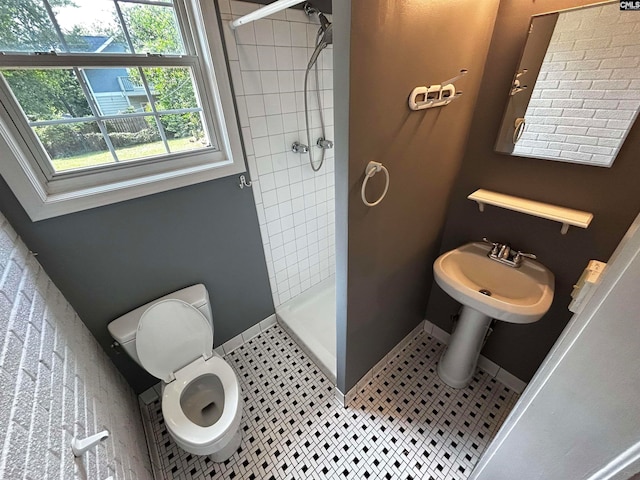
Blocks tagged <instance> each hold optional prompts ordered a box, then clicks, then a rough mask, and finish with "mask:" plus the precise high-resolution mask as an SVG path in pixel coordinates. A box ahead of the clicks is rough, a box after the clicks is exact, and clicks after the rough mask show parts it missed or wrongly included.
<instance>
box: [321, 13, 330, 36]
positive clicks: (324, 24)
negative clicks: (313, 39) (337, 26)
mask: <svg viewBox="0 0 640 480" xmlns="http://www.w3.org/2000/svg"><path fill="white" fill-rule="evenodd" d="M318 18H319V19H320V28H322V31H323V32H326V31H327V29H328V28H329V27H330V26H331V22H330V21H329V20H327V17H325V16H324V13H322V12H318Z"/></svg>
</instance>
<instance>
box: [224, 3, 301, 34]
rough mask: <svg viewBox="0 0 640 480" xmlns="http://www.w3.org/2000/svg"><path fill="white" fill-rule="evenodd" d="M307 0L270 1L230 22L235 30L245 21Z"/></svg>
mask: <svg viewBox="0 0 640 480" xmlns="http://www.w3.org/2000/svg"><path fill="white" fill-rule="evenodd" d="M304 1H305V0H277V1H276V2H273V3H270V4H269V5H265V6H264V7H262V8H259V9H258V10H256V11H255V12H251V13H248V14H247V15H245V16H243V17H240V18H237V19H235V20H232V21H230V22H229V25H230V26H231V29H232V30H235V29H236V28H238V27H239V26H240V25H244V24H245V23H250V22H255V21H256V20H260V19H261V18H264V17H268V16H269V15H273V14H274V13H277V12H279V11H281V10H284V9H285V8H289V7H293V6H294V5H297V4H299V3H302V2H304Z"/></svg>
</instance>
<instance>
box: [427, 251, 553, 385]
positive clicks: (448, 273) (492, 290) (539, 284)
mask: <svg viewBox="0 0 640 480" xmlns="http://www.w3.org/2000/svg"><path fill="white" fill-rule="evenodd" d="M490 251H491V245H488V244H484V243H469V244H467V245H463V246H462V247H459V248H456V249H455V250H451V251H450V252H446V253H444V254H442V255H441V256H440V257H438V258H437V259H436V261H435V263H434V264H433V272H434V275H435V279H436V283H437V284H438V285H439V286H440V287H441V288H442V289H443V290H444V291H445V292H446V293H448V294H449V295H450V296H451V297H452V298H454V299H455V300H457V301H458V302H460V303H462V305H463V308H462V313H461V315H460V318H459V320H458V323H457V326H456V329H455V331H454V332H453V334H452V335H451V339H450V342H449V345H448V346H447V350H446V351H445V353H444V354H443V355H442V358H441V359H440V361H439V363H438V375H439V376H440V378H441V379H442V381H444V382H445V383H446V384H447V385H450V386H452V387H454V388H464V387H466V386H467V385H469V383H470V382H471V378H472V377H473V374H474V373H475V369H476V365H477V363H478V357H479V356H480V350H481V349H482V346H483V343H484V339H485V336H486V334H487V331H488V329H489V326H490V324H491V320H492V319H496V320H501V321H503V322H511V323H532V322H536V321H538V320H540V318H541V317H542V316H543V315H544V314H545V313H546V312H547V310H549V307H550V306H551V302H552V300H553V288H554V278H553V273H551V272H550V271H549V270H548V269H547V268H546V267H545V266H544V265H542V264H541V263H538V262H536V261H534V260H529V259H525V260H523V261H522V263H521V264H520V266H519V267H518V268H514V267H511V266H508V265H504V264H502V263H499V262H497V261H495V260H492V259H490V258H489V257H488V254H489V252H490Z"/></svg>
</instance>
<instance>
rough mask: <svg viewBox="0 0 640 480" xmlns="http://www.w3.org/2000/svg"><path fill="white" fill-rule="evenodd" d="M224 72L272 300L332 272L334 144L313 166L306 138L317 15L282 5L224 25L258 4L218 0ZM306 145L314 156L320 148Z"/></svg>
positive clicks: (329, 78)
mask: <svg viewBox="0 0 640 480" xmlns="http://www.w3.org/2000/svg"><path fill="white" fill-rule="evenodd" d="M219 5H220V11H221V14H222V19H223V22H222V23H223V27H224V34H225V38H226V41H227V52H228V54H229V60H230V62H229V63H230V66H231V76H232V80H233V86H234V89H235V94H236V101H237V105H238V114H239V117H240V125H241V127H242V135H243V138H244V144H245V147H246V150H247V160H248V164H249V171H250V173H251V179H252V180H253V188H252V190H253V194H254V198H255V202H256V209H257V212H258V220H259V223H260V231H261V233H262V243H263V245H264V252H265V258H266V261H267V270H268V272H269V282H270V284H271V291H272V293H273V301H274V304H275V305H276V307H277V306H278V305H280V304H282V303H284V302H286V301H287V300H289V299H290V298H292V297H295V296H296V295H298V294H300V293H301V292H303V291H305V290H306V289H308V288H310V287H311V286H313V285H315V284H317V283H319V282H321V281H322V280H324V279H325V278H327V277H329V276H330V275H333V274H334V273H335V221H334V211H335V201H334V197H335V194H334V177H333V172H334V158H333V155H334V153H333V152H334V151H333V150H327V151H326V154H327V155H326V160H325V163H324V165H323V167H322V168H321V169H320V171H319V172H313V171H312V170H311V167H310V165H309V155H307V154H303V155H300V154H297V153H293V152H291V144H292V143H293V142H294V141H299V142H301V143H304V144H306V143H307V139H306V130H305V116H304V94H303V89H304V73H305V69H306V66H307V63H308V62H309V58H310V57H311V54H312V53H313V50H314V46H315V38H316V32H317V31H318V26H319V24H318V23H317V17H315V16H314V18H312V19H309V18H308V17H307V16H306V15H305V14H304V12H302V11H301V10H294V9H291V8H289V9H287V10H284V11H281V12H278V13H277V14H275V15H271V16H269V17H268V18H264V19H261V20H258V21H256V22H252V23H249V24H246V25H242V26H240V27H238V28H237V29H236V30H235V31H231V29H230V28H229V26H228V21H229V20H231V19H232V18H237V17H240V16H242V15H244V14H246V13H249V12H251V11H254V10H256V9H257V8H259V7H260V5H256V4H254V3H247V2H238V1H235V0H232V1H229V0H220V1H219ZM332 51H333V49H332V47H329V48H327V49H325V50H324V51H323V52H322V53H321V54H320V57H319V59H318V66H319V68H320V72H319V88H320V91H321V94H322V99H323V101H322V106H323V112H324V121H325V125H326V135H327V138H328V139H330V140H333V138H334V137H333V70H332V69H333V60H332V58H333V56H332ZM309 108H310V116H311V126H312V128H311V139H312V140H311V141H312V142H314V141H315V140H313V139H317V138H318V137H319V136H320V132H321V129H320V128H319V127H320V116H319V109H318V104H317V100H316V80H315V74H314V72H313V70H312V71H311V75H310V81H309ZM313 148H314V150H315V151H314V160H315V163H316V165H317V164H318V163H319V158H320V152H319V151H318V150H319V149H318V148H316V147H313Z"/></svg>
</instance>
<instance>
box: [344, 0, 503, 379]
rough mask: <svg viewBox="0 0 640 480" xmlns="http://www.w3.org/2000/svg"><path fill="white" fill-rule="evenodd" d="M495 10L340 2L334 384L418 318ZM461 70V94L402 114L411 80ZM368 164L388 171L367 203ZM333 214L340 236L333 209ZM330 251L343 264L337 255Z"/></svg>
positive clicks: (477, 5)
mask: <svg viewBox="0 0 640 480" xmlns="http://www.w3.org/2000/svg"><path fill="white" fill-rule="evenodd" d="M497 7H498V2H497V1H486V2H475V1H472V0H463V1H458V2H389V1H386V0H352V1H351V22H350V29H351V33H350V42H351V44H350V49H349V51H350V63H349V64H348V65H347V66H348V68H349V75H350V78H349V77H347V76H346V75H345V74H344V73H341V68H344V65H343V63H344V62H342V61H341V60H340V55H341V54H339V53H338V52H339V51H341V47H340V45H339V44H338V43H336V44H335V45H334V56H335V58H336V63H335V71H336V74H337V75H338V77H336V81H335V82H334V85H335V87H334V88H335V96H336V102H335V103H336V107H335V109H336V110H335V111H336V125H337V128H336V130H337V131H339V130H341V129H342V128H344V127H345V126H346V128H348V142H349V143H348V151H343V150H341V149H340V147H339V146H338V150H337V151H336V154H337V156H336V175H338V178H337V180H336V195H337V198H338V199H341V198H342V195H344V194H345V193H347V192H348V212H347V215H348V216H347V219H348V231H347V232H346V235H347V238H338V240H337V242H338V249H341V250H344V249H346V250H347V253H348V265H347V272H346V273H345V272H339V273H338V282H339V283H338V285H342V281H343V280H344V278H345V277H347V302H346V303H347V306H346V308H347V316H346V324H344V323H342V322H343V320H342V317H341V315H342V312H340V311H339V312H338V318H339V323H338V332H339V334H338V335H339V338H338V345H339V351H340V352H344V353H346V358H345V359H344V362H345V363H344V364H339V369H338V387H339V388H340V390H341V391H343V392H347V391H348V390H349V389H350V388H351V387H352V386H353V385H355V383H356V382H357V381H358V380H359V379H360V378H361V377H362V376H363V374H364V373H366V372H367V371H368V370H369V369H370V368H371V367H372V366H373V365H374V364H375V363H376V362H377V361H378V360H380V358H382V357H383V356H384V355H385V354H387V353H388V352H389V351H390V350H391V348H392V347H393V346H395V345H396V344H397V343H398V342H399V341H400V340H401V339H402V338H403V337H404V336H405V335H406V334H407V333H408V332H409V331H411V330H412V329H413V328H414V327H415V326H416V325H417V324H418V323H419V322H420V321H421V320H422V319H423V317H424V311H425V309H426V304H427V299H428V295H429V288H430V286H431V283H432V273H431V264H432V263H433V261H434V260H435V258H436V254H437V252H438V249H439V245H440V236H441V232H442V226H443V224H444V220H445V213H446V208H447V204H448V200H449V196H450V192H451V187H452V186H453V183H454V179H455V176H456V173H457V171H458V168H459V166H460V162H461V160H462V156H463V154H464V145H465V140H466V137H467V132H468V127H469V124H470V121H471V116H472V113H473V108H474V103H475V98H476V94H477V91H478V88H479V86H480V80H481V78H482V69H483V66H484V61H485V55H486V52H487V50H488V47H489V42H490V38H491V29H492V27H493V22H494V19H495V14H496V11H497ZM340 8H342V7H340ZM339 13H340V10H338V9H336V12H335V14H334V20H335V21H336V26H335V27H334V28H336V42H337V41H339V39H342V38H343V37H342V36H341V35H342V34H341V33H338V30H339V28H338V27H340V28H347V27H348V26H347V25H344V24H341V23H339V22H340V20H339ZM461 32H464V34H462V35H461ZM432 46H438V47H442V48H432ZM344 53H345V52H342V54H344ZM462 68H467V69H469V71H470V74H469V75H468V76H467V77H466V78H464V79H463V80H461V81H460V82H459V88H460V89H461V90H464V92H465V95H464V96H463V97H462V98H461V99H460V100H458V101H456V102H455V103H453V104H451V105H449V106H447V107H444V108H440V109H431V110H424V111H421V112H411V111H410V110H409V108H408V105H407V99H408V96H409V93H410V92H411V90H412V89H413V88H414V87H416V86H419V85H428V84H434V83H439V82H441V81H443V80H445V79H447V78H450V77H452V76H453V75H455V74H456V73H457V72H458V71H459V70H460V69H462ZM346 82H348V83H346ZM343 89H349V97H348V100H349V102H348V107H347V106H346V105H345V104H344V103H346V102H341V101H340V99H343V100H344V99H346V98H347V97H346V95H345V93H344V90H343ZM347 109H348V110H347ZM345 118H348V123H346V122H345V121H344V119H345ZM345 124H346V125H345ZM341 135H345V134H341ZM370 160H375V161H379V162H382V163H384V164H385V165H386V166H387V168H388V169H389V172H390V174H391V184H390V188H389V193H388V195H387V197H386V198H385V200H384V201H383V202H382V203H381V204H380V205H379V206H377V207H374V208H368V207H366V206H365V205H364V204H363V203H362V201H361V199H360V186H361V183H362V179H363V172H364V168H365V166H366V164H367V163H368V162H369V161H370ZM341 175H345V177H342V178H340V176H341ZM345 178H346V180H345ZM345 181H346V182H347V184H345V183H344V182H345ZM383 182H384V180H383V176H382V175H380V176H376V177H375V178H374V179H373V180H372V181H371V182H370V187H369V188H368V192H367V195H368V196H369V198H371V199H373V198H376V197H375V196H376V195H377V194H379V193H380V189H381V188H382V185H383ZM340 208H344V206H342V207H341V206H338V209H340ZM338 215H339V217H338V218H337V222H336V225H337V229H338V230H337V231H338V237H340V236H341V235H344V234H345V232H344V230H343V227H344V225H343V224H344V220H345V219H344V218H342V217H341V215H344V212H340V211H339V212H338ZM337 258H338V263H340V259H342V260H344V259H345V254H344V251H339V252H338V254H337ZM338 268H343V267H340V266H339V267H338ZM342 300H343V299H340V298H339V301H338V305H339V307H341V308H342V307H344V302H343V301H342ZM341 335H343V336H344V337H343V338H340V336H341Z"/></svg>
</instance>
